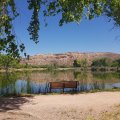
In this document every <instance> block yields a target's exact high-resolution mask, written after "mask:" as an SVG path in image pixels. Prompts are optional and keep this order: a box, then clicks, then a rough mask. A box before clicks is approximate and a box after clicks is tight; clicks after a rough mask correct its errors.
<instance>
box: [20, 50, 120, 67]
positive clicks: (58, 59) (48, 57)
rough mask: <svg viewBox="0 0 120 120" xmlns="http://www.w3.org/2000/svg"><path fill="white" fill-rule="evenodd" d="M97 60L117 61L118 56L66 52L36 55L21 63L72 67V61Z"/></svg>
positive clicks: (99, 53) (106, 53) (89, 61)
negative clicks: (108, 59)
mask: <svg viewBox="0 0 120 120" xmlns="http://www.w3.org/2000/svg"><path fill="white" fill-rule="evenodd" d="M98 58H110V59H113V60H115V59H119V58H120V54H116V53H109V52H95V53H93V52H90V53H79V52H67V53H61V54H37V55H34V56H30V57H29V60H25V59H22V60H21V63H22V64H24V63H26V62H27V63H28V64H30V65H40V66H44V65H50V64H57V65H60V66H72V65H73V62H74V60H76V59H77V60H81V59H87V61H88V63H89V64H91V63H92V61H93V60H94V59H98Z"/></svg>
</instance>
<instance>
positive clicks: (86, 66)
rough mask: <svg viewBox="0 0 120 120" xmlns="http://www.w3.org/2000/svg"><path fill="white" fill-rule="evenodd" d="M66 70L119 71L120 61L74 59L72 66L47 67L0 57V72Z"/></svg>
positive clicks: (5, 56)
mask: <svg viewBox="0 0 120 120" xmlns="http://www.w3.org/2000/svg"><path fill="white" fill-rule="evenodd" d="M23 69H24V70H48V71H51V70H68V69H79V70H82V71H85V70H91V71H119V70H120V59H110V58H99V59H94V60H92V61H88V60H87V59H76V60H74V61H73V65H71V66H68V65H59V64H57V63H53V64H48V65H31V64H28V63H27V62H25V63H24V64H22V63H21V62H20V59H15V58H13V57H12V56H10V55H4V54H1V55H0V71H6V72H7V71H9V70H18V71H21V70H23Z"/></svg>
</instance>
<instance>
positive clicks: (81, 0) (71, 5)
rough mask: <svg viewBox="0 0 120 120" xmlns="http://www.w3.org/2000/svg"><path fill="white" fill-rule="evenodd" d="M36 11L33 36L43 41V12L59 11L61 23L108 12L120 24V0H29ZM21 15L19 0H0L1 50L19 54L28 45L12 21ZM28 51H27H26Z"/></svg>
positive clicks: (44, 15) (47, 15) (54, 12)
mask: <svg viewBox="0 0 120 120" xmlns="http://www.w3.org/2000/svg"><path fill="white" fill-rule="evenodd" d="M27 3H28V10H30V11H32V15H31V20H30V24H29V27H28V32H29V35H30V39H31V40H33V41H34V42H35V43H38V42H39V40H38V39H39V30H40V20H39V18H40V16H39V14H40V13H41V17H44V19H45V25H47V23H46V18H47V17H50V16H56V15H59V16H61V18H60V19H59V21H58V22H59V26H62V25H64V24H67V23H70V22H76V23H80V21H81V20H82V19H83V18H86V19H89V20H91V19H94V18H95V17H98V16H100V15H103V14H105V15H106V16H108V17H109V18H110V19H113V20H114V22H115V25H117V26H120V0H27ZM18 15H19V13H18V12H17V8H16V3H15V0H1V1H0V52H6V53H7V54H10V55H12V56H14V57H19V56H20V52H24V50H25V46H24V44H23V43H22V44H21V43H19V42H18V40H16V35H15V34H14V32H13V24H12V22H13V21H14V20H15V18H16V17H17V16H18ZM24 54H25V55H26V53H24Z"/></svg>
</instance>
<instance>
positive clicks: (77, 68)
mask: <svg viewBox="0 0 120 120" xmlns="http://www.w3.org/2000/svg"><path fill="white" fill-rule="evenodd" d="M62 70H76V71H86V72H88V71H91V72H119V71H120V69H118V68H116V67H106V68H105V67H96V68H92V67H88V68H86V69H85V68H81V67H68V68H67V67H66V68H53V69H48V68H20V69H17V68H10V69H9V72H17V71H18V72H19V71H20V72H21V71H62ZM2 72H6V71H5V70H4V69H1V70H0V73H2Z"/></svg>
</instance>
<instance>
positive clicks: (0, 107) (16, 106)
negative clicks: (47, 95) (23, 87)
mask: <svg viewBox="0 0 120 120" xmlns="http://www.w3.org/2000/svg"><path fill="white" fill-rule="evenodd" d="M29 99H30V98H29ZM29 99H28V98H26V97H0V112H7V111H9V110H20V107H21V106H22V105H23V104H25V103H27V102H29V101H30V100H29Z"/></svg>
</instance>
